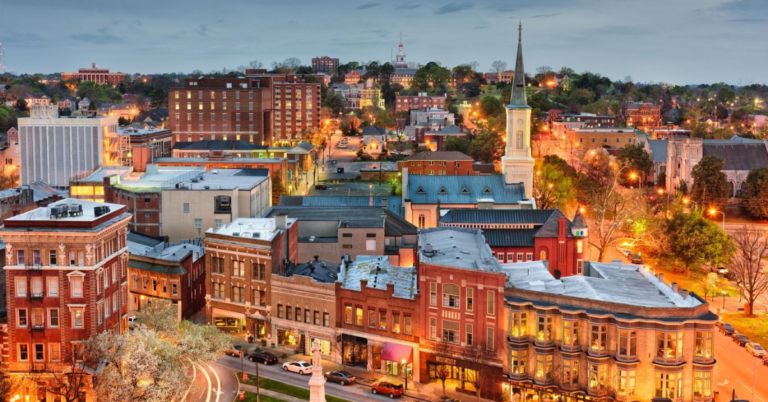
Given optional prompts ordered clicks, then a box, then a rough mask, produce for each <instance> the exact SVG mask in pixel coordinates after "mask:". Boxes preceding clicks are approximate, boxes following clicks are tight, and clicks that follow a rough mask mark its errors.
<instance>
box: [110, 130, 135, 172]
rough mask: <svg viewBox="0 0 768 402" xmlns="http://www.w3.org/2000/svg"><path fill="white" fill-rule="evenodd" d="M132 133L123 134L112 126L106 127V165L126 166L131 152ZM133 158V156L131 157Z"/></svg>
mask: <svg viewBox="0 0 768 402" xmlns="http://www.w3.org/2000/svg"><path fill="white" fill-rule="evenodd" d="M129 137H130V135H121V134H120V133H118V132H117V131H116V129H114V128H113V127H112V126H106V127H105V129H104V166H107V167H115V166H126V163H127V161H128V158H129V154H130V152H131V144H130V138H129ZM131 159H132V158H131Z"/></svg>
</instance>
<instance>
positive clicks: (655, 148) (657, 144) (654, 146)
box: [648, 140, 669, 163]
mask: <svg viewBox="0 0 768 402" xmlns="http://www.w3.org/2000/svg"><path fill="white" fill-rule="evenodd" d="M648 146H649V147H651V158H653V161H654V162H663V163H666V162H667V151H668V149H669V140H648Z"/></svg>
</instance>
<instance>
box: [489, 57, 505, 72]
mask: <svg viewBox="0 0 768 402" xmlns="http://www.w3.org/2000/svg"><path fill="white" fill-rule="evenodd" d="M506 69H507V62H506V61H504V60H496V61H494V62H493V63H491V70H493V71H495V72H496V73H497V74H498V73H500V72H502V71H504V70H506Z"/></svg>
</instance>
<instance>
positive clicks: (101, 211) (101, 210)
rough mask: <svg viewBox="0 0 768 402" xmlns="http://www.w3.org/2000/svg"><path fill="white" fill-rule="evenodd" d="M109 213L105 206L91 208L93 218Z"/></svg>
mask: <svg viewBox="0 0 768 402" xmlns="http://www.w3.org/2000/svg"><path fill="white" fill-rule="evenodd" d="M107 213H109V207H108V206H106V205H103V206H98V207H93V215H94V216H102V215H104V214H107Z"/></svg>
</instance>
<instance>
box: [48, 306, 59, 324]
mask: <svg viewBox="0 0 768 402" xmlns="http://www.w3.org/2000/svg"><path fill="white" fill-rule="evenodd" d="M48 326H49V327H53V328H57V327H58V326H59V309H57V308H52V309H50V310H48Z"/></svg>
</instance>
